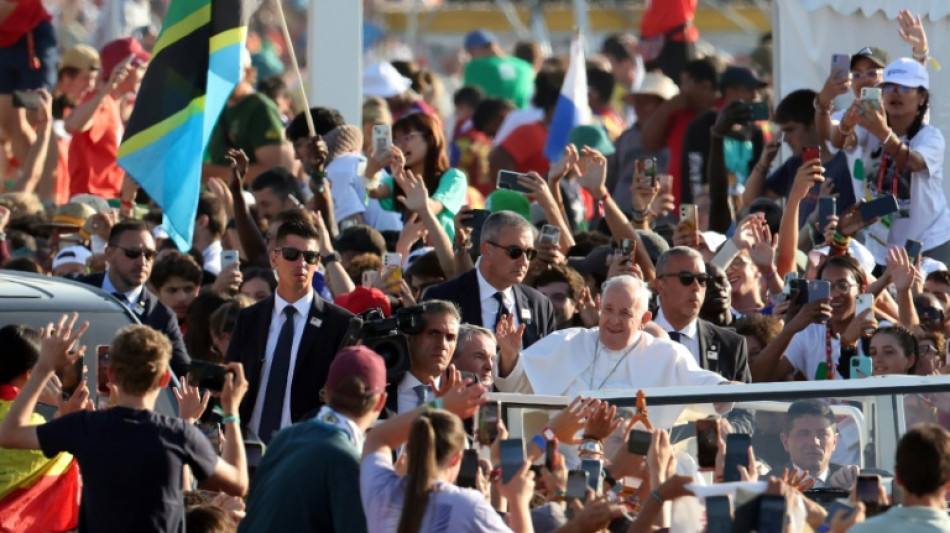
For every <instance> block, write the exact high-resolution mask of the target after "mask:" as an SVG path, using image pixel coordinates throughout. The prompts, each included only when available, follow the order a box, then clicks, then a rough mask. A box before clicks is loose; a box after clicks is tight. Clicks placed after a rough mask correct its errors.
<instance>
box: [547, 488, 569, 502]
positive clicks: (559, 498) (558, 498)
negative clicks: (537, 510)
mask: <svg viewBox="0 0 950 533" xmlns="http://www.w3.org/2000/svg"><path fill="white" fill-rule="evenodd" d="M566 499H567V493H566V492H564V491H563V490H556V491H554V495H552V496H551V501H552V502H563V501H564V500H566Z"/></svg>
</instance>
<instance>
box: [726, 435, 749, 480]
mask: <svg viewBox="0 0 950 533" xmlns="http://www.w3.org/2000/svg"><path fill="white" fill-rule="evenodd" d="M751 447H752V436H751V435H748V434H745V433H732V434H729V435H726V465H725V468H724V469H723V473H722V475H723V481H725V482H726V483H730V482H733V481H741V476H740V475H739V465H743V466H746V465H748V464H749V448H751Z"/></svg>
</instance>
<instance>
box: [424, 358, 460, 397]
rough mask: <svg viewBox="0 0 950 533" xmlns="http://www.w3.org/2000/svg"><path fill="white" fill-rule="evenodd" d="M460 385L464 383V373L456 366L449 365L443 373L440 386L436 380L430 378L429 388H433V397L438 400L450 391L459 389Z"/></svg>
mask: <svg viewBox="0 0 950 533" xmlns="http://www.w3.org/2000/svg"><path fill="white" fill-rule="evenodd" d="M460 383H462V373H461V372H459V371H458V370H457V369H456V368H455V365H449V367H448V368H446V369H445V372H443V373H442V380H441V384H440V385H436V384H435V378H433V377H430V378H429V387H431V388H432V395H433V396H435V397H436V398H441V397H443V396H445V395H446V393H448V392H449V391H450V390H452V389H454V388H456V387H458V385H459V384H460Z"/></svg>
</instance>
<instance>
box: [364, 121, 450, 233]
mask: <svg viewBox="0 0 950 533" xmlns="http://www.w3.org/2000/svg"><path fill="white" fill-rule="evenodd" d="M392 132H393V147H392V152H391V154H390V155H389V156H388V162H389V168H390V172H391V173H392V174H391V175H388V176H385V177H383V178H382V179H380V180H378V181H375V182H374V181H373V177H374V175H375V174H376V172H378V171H379V170H380V169H381V167H380V161H385V160H386V159H387V156H386V154H374V155H373V158H372V159H371V160H370V162H369V163H368V164H367V167H366V176H367V177H368V178H370V181H369V183H368V184H367V189H368V190H369V195H370V197H372V198H377V199H379V203H380V205H382V206H383V209H388V210H389V211H402V212H405V213H406V215H407V216H408V215H409V214H410V213H409V211H408V210H406V209H405V208H404V206H403V205H402V203H401V202H398V201H397V199H398V198H399V197H400V196H403V195H404V194H403V191H402V189H401V188H400V187H399V185H398V184H397V182H396V181H395V180H394V177H393V176H395V175H401V174H402V173H404V172H412V174H414V175H415V176H417V177H419V178H421V179H422V181H423V183H425V186H426V190H428V191H431V196H430V197H429V209H430V210H431V211H432V214H434V215H435V216H436V218H438V220H439V223H440V224H441V225H442V227H443V228H444V229H445V232H446V233H447V234H448V236H449V239H450V240H451V239H452V238H454V236H455V224H454V218H455V214H456V213H458V211H459V209H461V207H462V204H463V203H464V202H465V193H466V191H467V190H468V179H467V178H466V177H465V174H464V173H462V171H460V170H458V169H457V168H451V167H450V166H449V155H448V149H447V143H446V141H445V135H444V134H443V133H442V126H441V125H440V124H439V122H438V121H437V120H436V119H435V118H433V117H431V116H429V115H425V114H422V113H413V114H411V115H407V116H405V117H403V118H401V119H399V120H397V121H396V123H395V124H393V128H392ZM374 187H375V188H374Z"/></svg>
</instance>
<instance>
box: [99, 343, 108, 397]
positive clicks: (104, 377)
mask: <svg viewBox="0 0 950 533" xmlns="http://www.w3.org/2000/svg"><path fill="white" fill-rule="evenodd" d="M96 365H97V366H96V382H97V383H96V390H98V391H99V395H100V396H106V397H108V396H109V394H110V393H111V392H112V391H111V390H109V368H110V367H111V366H112V362H111V360H110V359H109V345H108V344H100V345H98V346H96Z"/></svg>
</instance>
